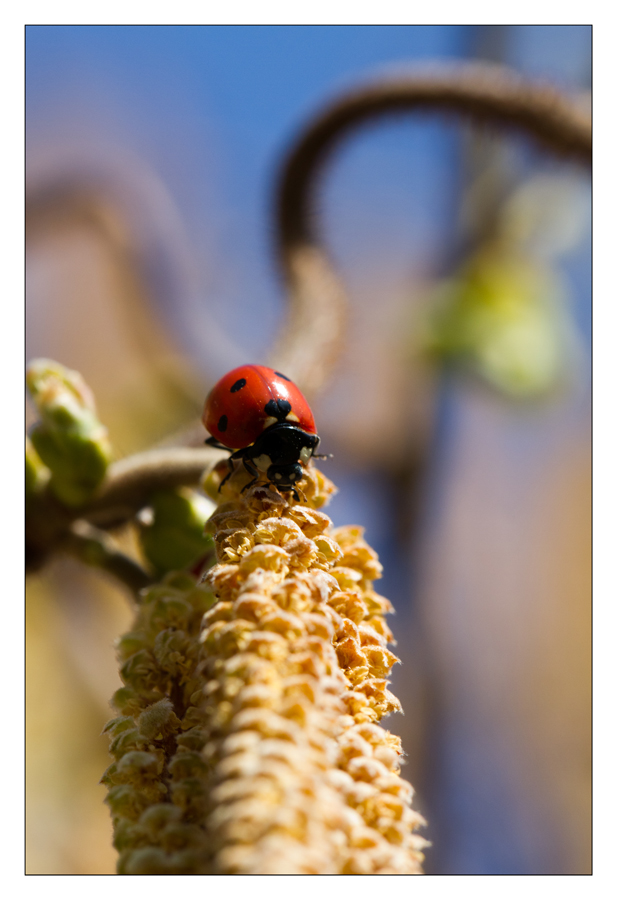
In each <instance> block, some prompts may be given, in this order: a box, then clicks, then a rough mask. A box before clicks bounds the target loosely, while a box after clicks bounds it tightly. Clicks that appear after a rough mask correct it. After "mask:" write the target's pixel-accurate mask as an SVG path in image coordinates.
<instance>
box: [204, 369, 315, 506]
mask: <svg viewBox="0 0 617 900" xmlns="http://www.w3.org/2000/svg"><path fill="white" fill-rule="evenodd" d="M202 421H203V424H204V426H205V428H206V430H207V431H209V432H210V434H211V437H209V438H207V439H206V444H209V445H210V446H211V447H219V448H220V449H222V450H228V451H229V453H230V455H229V459H228V463H229V472H228V473H227V475H226V476H225V478H224V479H223V481H222V482H221V484H220V487H219V490H220V489H221V488H222V487H223V485H224V484H225V482H226V481H227V479H228V478H230V477H231V474H232V472H233V471H234V465H233V463H234V461H236V460H242V463H243V465H244V467H245V469H246V470H247V472H249V474H251V475H252V476H253V480H252V481H250V482H249V483H248V484H246V485H245V486H244V487H243V488H242V491H246V490H248V488H250V487H252V486H253V485H254V484H255V482H256V481H258V479H259V478H260V476H261V475H262V474H265V476H266V478H267V480H268V484H269V485H274V486H275V487H277V488H279V490H282V491H292V492H293V496H294V499H295V500H299V499H300V498H299V496H298V491H297V489H296V487H295V485H296V482H297V481H299V480H300V479H301V478H302V476H303V474H304V472H303V466H306V465H307V464H308V461H309V460H310V459H311V457H315V458H316V459H326V458H327V457H326V456H324V455H323V454H319V453H317V452H316V451H317V448H318V447H319V442H320V438H319V435H318V434H317V429H316V427H315V420H314V418H313V413H312V412H311V408H310V406H309V405H308V403H307V401H306V399H305V398H304V396H303V395H302V392H301V391H300V389H299V388H298V387H297V386H296V385H295V384H294V383H293V381H291V379H289V378H287V376H286V375H283V374H282V372H277V371H276V370H275V369H271V368H269V367H268V366H256V365H244V366H238V368H236V369H232V370H231V372H228V373H227V374H226V375H224V376H223V377H222V378H221V379H220V381H217V383H216V384H215V385H214V387H213V388H212V390H211V391H210V393H209V394H208V396H207V397H206V402H205V404H204V411H203V417H202Z"/></svg>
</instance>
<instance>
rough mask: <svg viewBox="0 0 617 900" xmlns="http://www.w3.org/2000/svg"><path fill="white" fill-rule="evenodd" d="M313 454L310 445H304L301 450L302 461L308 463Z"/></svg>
mask: <svg viewBox="0 0 617 900" xmlns="http://www.w3.org/2000/svg"><path fill="white" fill-rule="evenodd" d="M312 455H313V451H312V450H311V448H310V447H303V448H302V450H300V461H301V462H302V463H304V465H306V464H307V462H308V461H309V459H310V458H311V456H312Z"/></svg>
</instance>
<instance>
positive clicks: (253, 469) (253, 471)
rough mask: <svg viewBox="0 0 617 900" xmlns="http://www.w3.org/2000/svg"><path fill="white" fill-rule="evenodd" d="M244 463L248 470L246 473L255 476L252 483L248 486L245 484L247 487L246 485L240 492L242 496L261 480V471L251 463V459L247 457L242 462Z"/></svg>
mask: <svg viewBox="0 0 617 900" xmlns="http://www.w3.org/2000/svg"><path fill="white" fill-rule="evenodd" d="M242 462H243V463H244V468H245V469H246V471H247V472H248V473H249V475H253V476H254V478H253V480H252V481H249V483H248V484H245V485H244V487H243V488H242V490H241V491H240V493H241V494H243V493H244V492H245V491H248V489H249V488H250V487H253V485H254V484H255V482H256V481H257V479H258V478H259V470H258V469H257V467H256V466H255V465H253V463H252V462H251V460H250V459H246V457H245V458H244V459H243V460H242Z"/></svg>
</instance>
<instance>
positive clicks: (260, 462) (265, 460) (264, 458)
mask: <svg viewBox="0 0 617 900" xmlns="http://www.w3.org/2000/svg"><path fill="white" fill-rule="evenodd" d="M253 462H254V463H255V465H256V466H257V468H258V469H261V471H262V472H267V471H268V469H269V468H270V466H271V465H272V460H271V459H270V457H269V456H268V455H267V454H266V453H262V454H261V456H257V457H255V458H254V459H253Z"/></svg>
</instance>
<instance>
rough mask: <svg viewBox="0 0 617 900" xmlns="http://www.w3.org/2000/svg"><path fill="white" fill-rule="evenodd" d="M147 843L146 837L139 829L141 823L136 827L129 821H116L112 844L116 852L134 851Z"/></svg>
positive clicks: (140, 828)
mask: <svg viewBox="0 0 617 900" xmlns="http://www.w3.org/2000/svg"><path fill="white" fill-rule="evenodd" d="M145 843H147V837H146V835H145V833H144V830H143V828H142V827H141V822H140V824H139V825H136V824H135V822H131V821H130V819H118V821H117V823H116V826H115V828H114V840H113V844H114V847H115V848H116V850H118V851H119V852H122V851H123V850H126V849H129V848H130V849H131V850H134V849H135V848H136V847H140V846H143V845H144V844H145Z"/></svg>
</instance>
